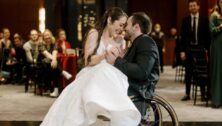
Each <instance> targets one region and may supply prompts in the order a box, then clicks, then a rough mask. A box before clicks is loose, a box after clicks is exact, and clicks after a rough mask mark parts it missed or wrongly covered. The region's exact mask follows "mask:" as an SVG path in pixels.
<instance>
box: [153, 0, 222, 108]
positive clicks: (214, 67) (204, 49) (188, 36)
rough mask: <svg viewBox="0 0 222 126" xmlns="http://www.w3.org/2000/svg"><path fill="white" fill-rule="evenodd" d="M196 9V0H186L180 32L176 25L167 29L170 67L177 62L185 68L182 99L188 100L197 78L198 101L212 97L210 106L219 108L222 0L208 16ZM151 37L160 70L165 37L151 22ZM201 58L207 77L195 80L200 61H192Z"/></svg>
mask: <svg viewBox="0 0 222 126" xmlns="http://www.w3.org/2000/svg"><path fill="white" fill-rule="evenodd" d="M199 9H200V1H199V0H189V1H188V11H189V15H188V16H186V17H184V18H183V19H182V21H181V28H180V33H179V34H178V33H177V30H176V29H175V28H172V29H171V30H170V36H169V37H168V38H169V39H174V40H175V43H176V46H175V50H174V52H175V54H174V56H175V59H174V63H173V68H175V67H176V66H178V65H182V66H184V67H185V95H184V97H182V99H181V100H182V101H188V100H190V99H191V97H190V92H191V85H192V84H193V83H194V81H200V82H197V83H201V84H200V91H201V100H202V101H206V100H211V101H212V107H214V108H219V107H220V106H221V105H222V93H221V92H222V79H221V78H222V77H221V75H222V74H221V73H222V69H221V63H222V58H221V54H222V52H221V50H222V49H221V47H222V44H221V41H222V0H217V4H216V6H215V8H214V9H212V11H211V12H210V14H209V16H208V17H206V16H202V15H201V14H200V13H199ZM150 36H151V37H152V38H153V39H154V40H155V42H156V44H157V46H158V51H159V57H160V71H161V72H163V53H164V52H165V48H164V45H165V43H166V39H167V37H166V36H165V35H164V33H163V32H162V31H161V25H160V24H158V23H157V24H155V25H154V28H153V32H152V33H151V34H150ZM200 57H202V58H203V59H201V60H205V61H203V62H202V63H201V64H203V63H205V66H206V67H207V74H208V75H207V79H206V80H194V79H195V76H196V75H194V73H195V69H196V65H199V64H200V63H199V64H197V62H196V61H195V60H196V59H197V58H200ZM206 87H207V88H206ZM206 89H207V90H206Z"/></svg>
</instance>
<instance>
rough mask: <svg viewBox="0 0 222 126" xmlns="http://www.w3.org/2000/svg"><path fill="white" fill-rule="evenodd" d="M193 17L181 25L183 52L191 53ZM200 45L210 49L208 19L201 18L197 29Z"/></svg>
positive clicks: (185, 19) (187, 18)
mask: <svg viewBox="0 0 222 126" xmlns="http://www.w3.org/2000/svg"><path fill="white" fill-rule="evenodd" d="M191 30H192V29H191V16H188V17H185V18H184V19H183V20H182V25H181V48H180V49H181V51H183V52H189V50H190V47H191V45H190V43H191V40H192V31H191ZM197 40H198V45H199V46H202V47H204V48H205V49H207V50H209V47H210V41H211V39H210V30H209V21H208V18H206V17H202V16H199V23H198V28H197Z"/></svg>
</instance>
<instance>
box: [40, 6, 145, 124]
mask: <svg viewBox="0 0 222 126" xmlns="http://www.w3.org/2000/svg"><path fill="white" fill-rule="evenodd" d="M126 20H127V15H126V14H125V13H124V12H123V11H122V9H120V8H117V7H113V8H110V9H109V10H107V11H106V12H105V14H104V16H103V18H102V21H101V22H100V23H99V24H98V25H97V27H96V28H94V29H91V30H90V31H89V32H88V33H87V35H86V40H85V46H84V50H85V51H84V59H85V65H86V67H85V68H83V69H82V70H81V71H80V72H79V73H78V74H77V76H76V79H75V81H73V82H72V83H71V84H69V85H68V86H67V87H66V88H65V89H64V90H63V92H62V94H61V95H60V96H59V98H58V99H57V100H56V101H55V103H54V104H53V105H52V107H51V108H50V110H49V112H48V113H47V115H46V117H45V118H44V120H43V122H42V124H41V126H102V125H104V124H100V123H98V122H100V121H98V120H100V119H101V118H100V117H103V119H106V120H108V123H109V125H110V126H137V125H138V124H139V122H140V118H141V116H140V113H139V111H138V110H137V109H136V107H135V106H134V104H133V103H132V101H131V100H130V99H129V97H128V96H127V89H128V81H127V77H126V76H125V75H124V74H123V73H122V72H120V71H119V70H118V69H116V68H115V67H114V66H112V65H110V64H108V63H107V62H106V60H105V55H106V51H107V50H109V49H111V48H112V49H118V48H121V47H122V43H123V41H120V39H119V35H120V33H121V32H122V31H123V29H124V26H125V23H126ZM116 38H118V39H116ZM122 40H123V39H122Z"/></svg>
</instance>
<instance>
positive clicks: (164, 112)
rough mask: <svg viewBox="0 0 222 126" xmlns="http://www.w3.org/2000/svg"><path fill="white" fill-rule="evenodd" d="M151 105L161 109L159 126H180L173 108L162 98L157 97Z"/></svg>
mask: <svg viewBox="0 0 222 126" xmlns="http://www.w3.org/2000/svg"><path fill="white" fill-rule="evenodd" d="M151 103H153V104H155V105H156V106H158V107H159V110H160V112H159V116H161V117H159V119H160V121H159V122H160V123H161V124H160V125H159V126H163V125H164V126H179V121H178V118H177V115H176V112H175V110H174V109H173V107H172V106H171V105H170V104H169V103H168V102H167V101H166V100H165V99H163V98H162V97H160V96H158V95H155V96H154V97H153V99H152V100H151Z"/></svg>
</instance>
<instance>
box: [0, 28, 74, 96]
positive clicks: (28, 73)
mask: <svg viewBox="0 0 222 126" xmlns="http://www.w3.org/2000/svg"><path fill="white" fill-rule="evenodd" d="M0 37H1V38H0V63H1V69H0V70H1V76H0V81H1V83H5V84H8V83H20V84H25V85H26V86H25V91H26V92H27V91H28V86H29V83H30V81H34V82H35V83H36V85H37V89H36V94H39V95H42V94H43V93H45V94H49V95H50V96H52V97H57V96H58V95H59V87H60V85H59V83H60V76H61V75H63V76H64V77H65V78H66V79H70V78H71V77H72V75H71V74H69V73H68V72H67V71H64V70H62V69H61V67H60V63H59V61H58V55H65V54H66V53H67V51H66V50H67V49H70V48H71V46H70V43H69V42H68V41H67V40H66V33H65V30H63V29H59V30H58V33H57V38H55V37H54V36H53V34H52V32H51V31H50V30H49V29H46V30H45V31H44V32H43V33H41V32H39V31H37V30H35V29H33V30H31V31H30V35H29V40H28V41H27V42H25V41H24V40H23V39H22V37H21V36H20V35H19V34H18V33H15V34H14V35H13V41H11V40H10V30H9V29H8V28H3V30H2V33H0Z"/></svg>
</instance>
